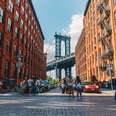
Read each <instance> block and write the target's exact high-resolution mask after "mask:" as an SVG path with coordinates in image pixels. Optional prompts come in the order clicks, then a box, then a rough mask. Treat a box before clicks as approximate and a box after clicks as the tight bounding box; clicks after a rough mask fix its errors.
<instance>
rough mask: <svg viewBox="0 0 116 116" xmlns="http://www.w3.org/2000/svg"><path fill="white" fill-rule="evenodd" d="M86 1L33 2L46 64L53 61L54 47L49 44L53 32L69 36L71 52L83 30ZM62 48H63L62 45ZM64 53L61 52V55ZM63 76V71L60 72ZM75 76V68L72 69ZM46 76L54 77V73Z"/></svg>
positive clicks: (53, 0) (52, 0)
mask: <svg viewBox="0 0 116 116" xmlns="http://www.w3.org/2000/svg"><path fill="white" fill-rule="evenodd" d="M87 1H88V0H33V4H34V7H35V10H36V13H37V16H38V19H39V22H40V25H41V28H42V31H43V34H44V36H45V42H44V43H45V44H44V51H45V52H47V54H48V55H47V62H49V61H51V60H53V59H54V56H55V45H54V42H53V43H52V44H51V41H52V39H53V38H54V34H55V32H58V33H64V32H67V33H68V34H70V36H71V52H74V51H75V46H76V43H77V41H78V38H79V36H80V33H81V30H82V28H83V13H84V10H85V6H86V2H87ZM62 47H63V48H64V46H63V44H62ZM63 52H64V51H63V50H62V53H63ZM62 74H63V76H64V70H63V71H62ZM72 74H73V76H75V67H73V68H72ZM47 75H50V76H51V75H53V76H52V77H55V71H54V70H53V71H52V72H48V73H47Z"/></svg>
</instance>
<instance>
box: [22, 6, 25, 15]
mask: <svg viewBox="0 0 116 116" xmlns="http://www.w3.org/2000/svg"><path fill="white" fill-rule="evenodd" d="M24 11H25V9H24V7H23V6H22V14H23V15H24Z"/></svg>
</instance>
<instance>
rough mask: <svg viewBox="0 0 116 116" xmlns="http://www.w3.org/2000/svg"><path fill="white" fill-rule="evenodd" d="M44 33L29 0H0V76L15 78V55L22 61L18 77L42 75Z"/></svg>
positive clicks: (43, 71)
mask: <svg viewBox="0 0 116 116" xmlns="http://www.w3.org/2000/svg"><path fill="white" fill-rule="evenodd" d="M43 45H44V36H43V34H42V31H41V27H40V25H39V22H38V19H37V16H36V13H35V10H34V7H33V4H32V1H31V0H0V78H2V80H4V79H6V78H16V79H17V76H18V71H17V67H16V63H17V61H18V58H17V56H18V55H20V56H22V58H21V62H22V63H23V65H22V67H21V70H20V73H19V79H20V80H22V79H24V78H25V77H27V78H31V77H32V76H35V77H40V78H42V79H45V77H46V56H45V54H44V53H43V52H44V51H43Z"/></svg>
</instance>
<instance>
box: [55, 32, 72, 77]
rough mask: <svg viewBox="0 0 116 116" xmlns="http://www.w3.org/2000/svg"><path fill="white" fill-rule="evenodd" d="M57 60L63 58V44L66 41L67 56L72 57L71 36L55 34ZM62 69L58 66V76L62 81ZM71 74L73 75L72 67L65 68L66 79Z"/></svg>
mask: <svg viewBox="0 0 116 116" xmlns="http://www.w3.org/2000/svg"><path fill="white" fill-rule="evenodd" d="M54 37H55V59H56V60H58V59H60V58H62V57H63V56H62V55H61V51H62V49H61V42H62V41H64V43H65V56H70V54H71V51H70V50H71V49H70V48H71V46H70V40H71V38H70V37H69V36H63V35H61V34H57V33H55V35H54ZM61 70H62V69H61V67H57V66H56V76H57V77H58V78H59V79H61ZM69 74H71V67H67V66H66V67H65V77H67V76H68V75H69Z"/></svg>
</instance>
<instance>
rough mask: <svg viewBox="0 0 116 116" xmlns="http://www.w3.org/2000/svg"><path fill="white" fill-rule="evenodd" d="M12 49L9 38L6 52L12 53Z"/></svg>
mask: <svg viewBox="0 0 116 116" xmlns="http://www.w3.org/2000/svg"><path fill="white" fill-rule="evenodd" d="M10 47H11V45H10V40H9V38H7V44H6V51H7V52H10Z"/></svg>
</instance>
